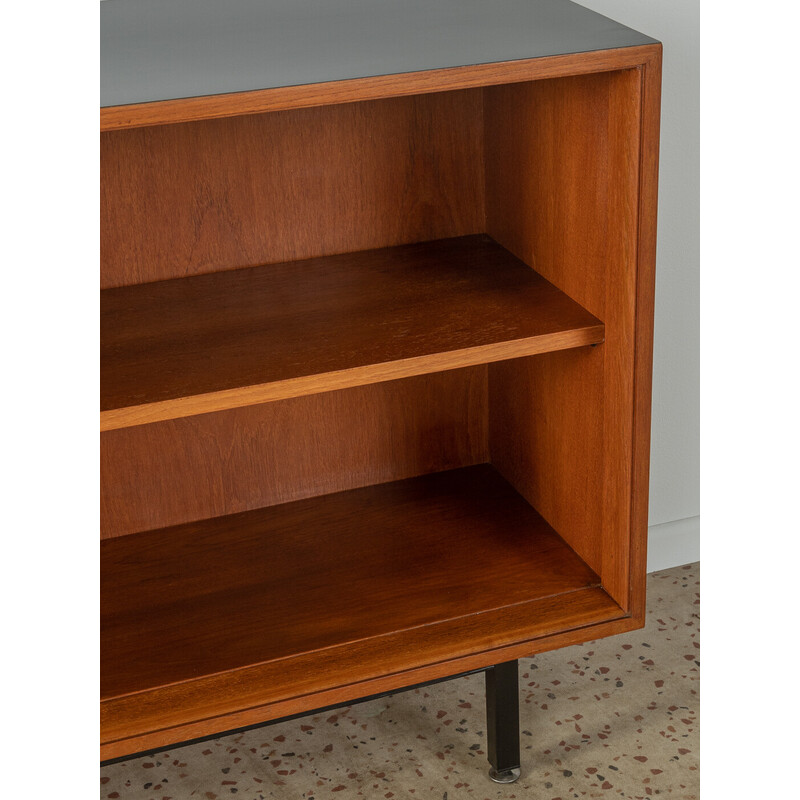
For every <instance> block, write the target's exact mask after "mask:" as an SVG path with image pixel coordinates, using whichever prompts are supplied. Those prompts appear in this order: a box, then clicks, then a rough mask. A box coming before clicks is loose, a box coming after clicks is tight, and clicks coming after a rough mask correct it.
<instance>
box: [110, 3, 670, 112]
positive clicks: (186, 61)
mask: <svg viewBox="0 0 800 800" xmlns="http://www.w3.org/2000/svg"><path fill="white" fill-rule="evenodd" d="M100 8H101V11H100V19H101V106H103V107H108V106H121V105H129V104H134V103H147V102H154V101H163V100H177V99H183V98H191V97H204V96H209V95H220V94H229V93H234V92H248V91H255V90H260V89H274V88H278V87H288V86H303V85H306V84H316V83H323V82H328V81H340V80H349V79H353V78H365V77H375V76H384V75H396V74H401V73H408V72H420V71H427V70H436V69H447V68H451V67H464V66H470V65H477V64H491V63H495V62H505V61H516V60H520V59H529V58H540V57H545V56H557V55H563V54H573V53H584V52H591V51H596V50H610V49H616V48H621V47H634V46H637V45H646V44H653V43H655V40H654V39H651V38H650V37H648V36H645V35H643V34H641V33H637V32H636V31H634V30H631V29H630V28H626V27H625V26H624V25H620V24H619V23H618V22H614V21H613V20H611V19H608V18H607V17H604V16H602V15H600V14H596V13H595V12H593V11H590V10H589V9H587V8H584V7H583V6H580V5H577V4H576V3H571V2H568V0H491V1H487V0H105V2H103V3H101V6H100Z"/></svg>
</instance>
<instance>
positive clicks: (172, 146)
mask: <svg viewBox="0 0 800 800" xmlns="http://www.w3.org/2000/svg"><path fill="white" fill-rule="evenodd" d="M481 142H482V129H481V93H480V90H478V89H475V90H470V91H462V92H447V93H443V94H436V95H425V96H421V97H404V98H397V99H393V100H381V101H372V102H366V103H357V104H354V105H347V106H329V107H324V108H312V109H305V110H299V111H282V112H277V113H272V114H261V115H259V116H249V117H240V118H236V119H221V120H213V121H208V122H201V123H192V124H190V125H169V126H163V127H155V128H142V129H139V130H132V131H119V132H116V133H107V134H102V135H101V137H100V148H101V198H100V234H101V237H100V252H101V286H102V288H108V287H112V286H127V285H130V284H133V283H146V282H149V281H158V280H166V279H169V278H180V277H185V276H188V275H197V274H201V273H207V272H216V271H219V270H223V269H234V268H239V267H249V266H256V265H259V264H268V263H272V262H279V261H295V260H298V259H305V258H312V257H315V256H324V255H331V254H334V253H346V252H349V251H353V250H366V249H369V248H373V247H390V246H392V245H398V244H405V243H408V242H419V241H426V240H429V239H439V238H445V237H451V236H462V235H466V234H471V233H479V232H480V231H482V230H483V226H484V209H483V157H482V151H481V147H482V145H481Z"/></svg>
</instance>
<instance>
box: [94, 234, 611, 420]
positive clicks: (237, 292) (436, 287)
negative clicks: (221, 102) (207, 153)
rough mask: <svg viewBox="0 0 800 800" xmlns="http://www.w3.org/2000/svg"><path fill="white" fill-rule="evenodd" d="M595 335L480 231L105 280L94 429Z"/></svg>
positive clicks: (597, 325) (582, 314)
mask: <svg viewBox="0 0 800 800" xmlns="http://www.w3.org/2000/svg"><path fill="white" fill-rule="evenodd" d="M603 337H604V328H603V324H602V323H601V322H600V321H599V320H598V319H597V318H595V317H594V316H592V315H591V314H589V313H588V312H587V311H586V310H585V309H584V308H582V307H581V306H580V305H578V304H577V303H576V302H574V301H573V300H571V299H570V298H569V297H567V296H566V295H565V294H564V293H563V292H561V291H559V290H558V289H556V288H555V287H554V286H553V285H552V284H550V283H548V282H547V281H546V280H545V279H544V278H542V277H541V276H540V275H538V274H537V273H536V272H534V271H532V270H531V269H530V268H529V267H528V266H527V265H525V264H524V263H523V262H521V261H520V260H519V259H517V258H515V257H514V256H513V255H511V253H509V252H508V251H507V250H505V249H504V248H503V247H501V246H500V245H498V244H497V243H496V242H495V241H494V240H492V239H491V238H490V237H489V236H486V235H482V234H481V235H474V236H464V237H457V238H453V239H442V240H437V241H432V242H425V243H421V244H412V245H403V246H399V247H391V248H382V249H379V250H369V251H364V252H358V253H347V254H343V255H335V256H326V257H324V258H314V259H309V260H307V261H302V262H287V263H281V264H271V265H267V266H261V267H254V268H248V269H238V270H230V271H226V272H218V273H214V274H209V275H200V276H194V277H189V278H181V279H174V280H167V281H160V282H157V283H149V284H140V285H136V286H127V287H121V288H115V289H107V290H105V291H104V292H102V300H101V343H102V344H101V363H102V379H101V381H102V383H101V430H110V429H114V428H122V427H128V426H131V425H139V424H144V423H148V422H156V421H159V420H165V419H174V418H178V417H184V416H190V415H193V414H202V413H207V412H211V411H219V410H223V409H227V408H235V407H239V406H245V405H252V404H256V403H263V402H267V401H271V400H280V399H285V398H289V397H297V396H301V395H307V394H314V393H318V392H324V391H330V390H333V389H342V388H347V387H351V386H360V385H364V384H367V383H375V382H379V381H386V380H393V379H397V378H403V377H409V376H412V375H421V374H425V373H430V372H438V371H441V370H447V369H455V368H458V367H465V366H470V365H474V364H479V363H487V362H492V361H499V360H504V359H510V358H516V357H520V356H528V355H533V354H536V353H543V352H550V351H555V350H563V349H566V348H570V347H579V346H582V345H588V344H596V343H598V342H602V341H603Z"/></svg>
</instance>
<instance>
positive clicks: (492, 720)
mask: <svg viewBox="0 0 800 800" xmlns="http://www.w3.org/2000/svg"><path fill="white" fill-rule="evenodd" d="M486 737H487V740H488V741H487V744H488V751H489V763H490V764H491V765H492V768H491V769H490V770H489V777H490V778H491V779H492V780H493V781H495V782H496V783H513V782H514V781H515V780H516V779H517V778H519V776H520V757H519V679H518V675H517V662H516V661H506V662H505V663H504V664H497V665H495V666H494V667H490V668H489V669H487V670H486Z"/></svg>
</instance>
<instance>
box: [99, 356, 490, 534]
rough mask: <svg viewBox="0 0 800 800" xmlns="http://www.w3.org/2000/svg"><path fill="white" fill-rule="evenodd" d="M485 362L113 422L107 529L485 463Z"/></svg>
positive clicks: (107, 444)
mask: <svg viewBox="0 0 800 800" xmlns="http://www.w3.org/2000/svg"><path fill="white" fill-rule="evenodd" d="M486 394H487V368H486V366H485V365H480V366H477V367H470V368H468V369H461V370H453V371H451V372H443V373H436V374H432V375H424V376H420V377H416V378H408V379H404V380H400V381H391V382H387V383H379V384H375V385H371V386H362V387H358V388H354V389H346V390H341V391H336V392H326V393H324V394H319V395H309V396H307V397H299V398H295V399H292V400H281V401H277V402H274V403H266V404H264V405H259V406H248V407H245V408H238V409H233V410H231V411H221V412H217V413H214V414H204V415H200V416H196V417H186V418H183V419H178V420H169V421H166V422H157V423H153V424H151V425H143V426H140V427H134V428H123V429H120V430H115V431H107V432H105V433H103V434H101V437H100V453H101V476H102V480H101V515H100V518H101V536H102V537H103V538H109V537H113V536H122V535H125V534H128V533H135V532H137V531H142V530H149V529H154V528H161V527H166V526H168V525H177V524H179V523H182V522H189V521H193V520H198V519H205V518H208V517H216V516H220V515H223V514H231V513H235V512H238V511H247V510H250V509H254V508H261V507H264V506H270V505H275V504H277V503H286V502H290V501H292V500H300V499H302V498H306V497H313V496H316V495H322V494H328V493H330V492H338V491H343V490H346V489H354V488H357V487H360V486H367V485H370V484H375V483H384V482H387V481H393V480H400V479H402V478H408V477H412V476H415V475H423V474H426V473H430V472H437V471H439V470H446V469H455V468H458V467H464V466H470V465H472V464H479V463H483V462H485V461H487V460H488V453H487V413H486V405H487V401H486Z"/></svg>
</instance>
